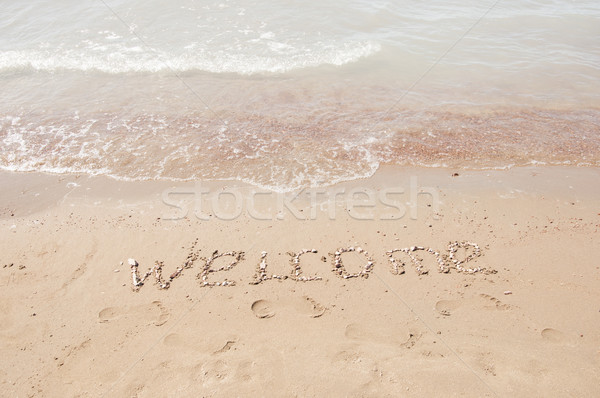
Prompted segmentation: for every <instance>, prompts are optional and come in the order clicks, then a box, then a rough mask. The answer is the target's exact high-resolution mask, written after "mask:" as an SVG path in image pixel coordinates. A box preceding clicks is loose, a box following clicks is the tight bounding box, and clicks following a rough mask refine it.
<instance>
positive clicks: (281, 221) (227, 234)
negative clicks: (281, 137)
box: [0, 166, 600, 397]
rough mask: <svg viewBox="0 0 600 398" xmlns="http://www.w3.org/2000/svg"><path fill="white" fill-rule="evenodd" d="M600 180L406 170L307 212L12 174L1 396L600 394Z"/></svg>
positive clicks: (3, 260)
mask: <svg viewBox="0 0 600 398" xmlns="http://www.w3.org/2000/svg"><path fill="white" fill-rule="evenodd" d="M455 173H456V174H458V175H454V174H455ZM599 177H600V171H599V170H598V169H597V168H574V167H573V168H569V167H530V168H514V169H511V170H503V171H466V170H459V171H458V172H457V171H455V170H450V169H424V168H400V167H391V166H389V167H382V168H381V169H380V170H379V171H378V172H377V173H376V174H375V176H373V177H371V178H369V179H364V180H356V181H352V182H348V183H343V184H338V185H335V186H332V187H329V188H323V189H321V190H318V191H315V192H312V193H311V192H309V191H305V192H302V193H300V194H298V195H297V196H296V197H293V195H292V196H290V195H291V194H288V196H282V195H276V194H274V193H269V192H268V191H260V192H257V191H253V189H252V187H250V186H248V185H244V184H241V183H238V182H232V181H220V182H219V181H213V182H201V184H200V182H196V183H181V184H177V183H173V182H170V183H167V182H118V181H114V180H111V179H108V178H104V177H89V176H84V175H45V174H35V173H9V172H3V173H1V174H0V180H1V181H2V186H3V192H2V194H1V196H2V200H1V201H0V203H1V204H2V208H1V209H0V226H1V228H0V231H1V232H0V234H1V239H0V253H1V254H0V286H1V289H0V355H1V356H2V358H3V359H2V365H0V381H1V382H0V383H1V389H2V391H3V393H2V395H5V396H14V397H17V396H18V397H25V396H31V397H33V396H69V397H71V396H72V397H75V396H77V397H87V396H90V397H92V396H95V397H97V396H106V397H116V396H121V397H151V396H173V397H175V396H177V397H188V396H189V397H199V396H206V397H208V396H217V397H230V396H258V395H267V396H340V397H345V396H350V397H353V396H356V397H364V396H373V397H382V396H389V397H392V396H394V397H396V396H402V397H427V396H448V397H450V396H461V397H482V396H487V397H494V396H498V397H500V396H511V397H531V396H555V397H575V396H577V397H593V396H597V395H598V393H599V392H600V390H599V388H598V380H599V379H600V371H599V369H600V332H599V331H600V305H599V304H598V303H599V302H600V283H599V282H600V261H599V258H600V244H599V242H600V239H599V237H600V186H599V185H598V183H597V182H598V181H599ZM361 192H362V193H361ZM382 192H383V193H382ZM219 193H220V194H219ZM332 197H333V198H335V201H332V200H331V198H332ZM215 198H216V199H215ZM249 198H251V199H252V201H250V200H249ZM204 218H206V220H205V219H204ZM449 247H450V248H451V249H452V248H454V249H456V252H454V251H452V250H454V249H452V250H451V251H449V250H448V248H449ZM359 248H360V249H359ZM348 249H350V250H353V251H349V252H343V251H344V250H348ZM402 249H404V251H403V250H402ZM215 251H218V252H217V253H215ZM303 251H306V252H305V253H304V252H303ZM336 251H337V252H338V253H339V254H338V255H336ZM390 251H393V253H389V252H390ZM242 252H243V253H242ZM340 252H343V253H340ZM299 253H303V254H301V255H298V254H299ZM219 254H224V255H222V256H219ZM390 254H391V255H390ZM336 258H337V259H338V260H337V262H336ZM391 258H393V259H394V262H392V261H390V259H391ZM129 259H133V260H135V263H136V264H138V265H137V267H133V268H134V269H137V276H138V277H140V278H141V277H143V275H144V274H145V273H146V271H147V270H148V269H149V268H152V267H153V266H154V265H155V261H162V262H164V266H163V267H162V269H161V270H162V283H163V287H167V282H169V286H168V288H161V286H160V284H157V283H156V280H155V275H154V273H153V274H152V275H150V276H148V278H147V279H146V280H145V281H144V283H143V284H139V286H134V281H135V280H134V279H133V277H132V270H131V267H130V265H129ZM294 259H297V261H296V262H294ZM466 259H467V260H468V261H463V260H466ZM207 262H208V266H207ZM261 263H262V268H261ZM178 267H179V268H178ZM461 270H462V272H460V271H461ZM469 270H470V271H473V272H472V273H471V272H469ZM440 271H445V272H440ZM170 275H172V276H173V275H174V277H173V278H172V280H170V278H169V276H170ZM274 275H275V277H273V276H274ZM344 276H346V278H344ZM353 276H357V277H353ZM138 282H139V280H138ZM223 282H226V283H225V284H226V285H227V286H211V285H216V284H217V283H218V284H222V283H223Z"/></svg>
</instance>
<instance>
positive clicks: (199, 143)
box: [0, 0, 600, 191]
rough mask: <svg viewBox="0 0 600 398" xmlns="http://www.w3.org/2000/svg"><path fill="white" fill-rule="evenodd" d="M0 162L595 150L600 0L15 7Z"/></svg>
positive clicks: (276, 181) (53, 164)
mask: <svg viewBox="0 0 600 398" xmlns="http://www.w3.org/2000/svg"><path fill="white" fill-rule="evenodd" d="M0 14H1V15H2V18H0V84H2V87H3V90H2V91H1V92H0V142H1V143H2V144H1V146H0V167H1V168H2V169H5V170H15V171H46V172H58V173H68V172H84V173H89V174H105V175H111V176H113V177H115V178H120V179H156V178H160V179H174V180H180V179H182V180H189V179H200V178H202V179H240V180H243V181H247V182H251V183H253V184H257V185H259V186H263V187H269V188H272V189H275V190H280V191H287V190H293V189H297V188H300V187H306V186H315V185H329V184H332V183H335V182H338V181H342V180H349V179H354V178H360V177H365V176H369V175H372V174H373V173H374V172H375V170H376V169H377V168H378V167H379V166H380V165H381V164H383V163H391V164H401V165H424V166H430V167H441V166H446V167H467V168H504V167H511V166H514V165H526V164H538V163H546V164H572V165H584V166H585V165H592V166H597V165H600V107H599V105H600V42H599V39H598V38H599V37H600V23H599V22H600V3H597V2H594V1H589V0H586V1H566V0H560V1H558V0H557V1H551V2H539V1H516V0H508V1H499V2H494V1H490V2H475V1H468V2H466V3H465V2H463V3H462V4H460V5H456V4H451V2H448V1H435V2H429V3H427V4H420V3H415V2H408V1H368V2H367V1H349V2H348V1H344V2H342V1H331V2H300V1H275V2H259V1H241V0H237V1H203V2H199V1H182V0H177V1H172V2H169V3H168V4H164V3H163V2H158V1H144V2H142V1H134V2H131V1H128V2H125V1H108V0H106V1H102V0H98V1H90V2H83V3H82V2H76V1H72V0H66V1H63V2H60V4H57V3H51V2H44V1H31V2H27V3H26V4H19V3H9V4H5V5H3V7H2V8H1V9H0Z"/></svg>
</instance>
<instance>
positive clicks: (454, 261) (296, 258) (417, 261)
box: [129, 239, 495, 291]
mask: <svg viewBox="0 0 600 398" xmlns="http://www.w3.org/2000/svg"><path fill="white" fill-rule="evenodd" d="M197 244H198V240H197V239H196V240H195V241H194V242H193V243H192V245H191V247H190V251H189V254H188V256H187V258H186V260H185V262H184V263H183V265H181V266H179V267H177V269H176V270H175V272H173V273H172V274H171V275H170V276H169V278H168V280H166V279H165V278H163V275H162V270H163V267H164V263H163V262H162V261H156V262H155V263H154V266H153V267H152V268H149V269H148V271H147V272H146V273H145V274H144V275H142V276H140V274H139V272H138V266H139V264H138V262H137V261H136V260H135V259H133V258H130V259H129V265H130V267H131V278H132V283H133V290H134V291H138V290H139V289H140V288H141V287H142V286H143V285H144V283H145V282H146V281H147V280H148V278H150V277H151V276H152V275H154V280H155V284H156V286H157V287H158V288H159V289H168V288H169V287H170V286H171V282H173V280H174V279H176V278H178V277H180V276H181V275H182V273H183V271H184V270H187V269H191V268H192V267H193V266H194V264H195V263H196V261H198V260H200V261H201V262H203V263H204V264H203V266H202V269H201V270H200V272H199V273H198V274H197V278H198V279H199V280H200V281H201V283H200V286H203V287H213V286H234V285H235V284H236V283H235V281H231V280H228V279H224V280H223V281H220V282H215V281H210V280H209V277H210V275H211V274H213V273H216V272H226V271H229V270H231V269H232V268H233V267H235V266H236V265H238V264H239V263H240V262H241V261H243V260H244V254H245V253H244V252H241V251H230V252H225V253H219V251H218V250H216V251H214V252H213V254H212V255H211V256H210V257H208V258H204V257H200V256H199V253H200V250H197V249H196V246H197ZM461 248H462V249H464V250H465V257H464V258H463V259H458V258H457V252H458V250H459V249H461ZM419 251H423V252H424V253H428V254H431V255H432V256H434V257H435V259H436V261H437V263H438V271H439V272H442V273H448V272H450V269H455V270H456V271H458V272H464V273H469V274H473V273H476V272H483V273H494V272H495V271H491V270H486V269H485V268H481V267H474V268H467V267H465V266H464V265H465V264H467V263H468V262H470V261H472V260H473V259H475V258H477V257H479V256H481V249H480V248H479V245H477V244H476V243H472V242H466V241H463V242H456V241H455V242H450V243H449V244H448V248H447V254H442V253H440V252H439V251H436V250H434V249H432V248H429V247H422V246H411V247H406V248H402V249H393V250H389V251H387V252H386V255H387V256H388V259H389V261H390V264H391V266H392V267H391V273H392V274H394V275H401V274H404V271H405V270H404V268H405V266H406V262H405V261H403V259H404V260H407V259H408V260H410V262H411V263H412V264H413V265H414V266H415V269H416V272H417V274H418V275H423V274H427V273H428V271H427V270H425V269H424V268H423V263H422V262H423V259H422V258H419V257H417V256H416V252H419ZM307 253H313V254H316V253H318V251H317V250H316V249H303V250H301V251H299V252H298V253H292V252H288V253H287V254H288V255H289V256H290V265H291V269H290V274H289V275H277V274H271V275H269V273H268V272H267V268H268V264H267V252H265V251H263V252H262V253H261V256H260V260H259V263H258V265H257V267H256V273H255V274H254V277H253V279H252V281H250V282H249V283H250V284H252V285H257V284H259V283H263V282H265V281H268V280H272V279H278V280H285V279H290V280H294V281H299V282H309V281H318V280H321V279H322V278H321V277H320V276H307V275H304V272H303V270H302V266H301V263H300V257H301V256H303V255H305V254H307ZM345 253H355V254H356V255H359V256H362V257H363V258H364V265H363V266H362V267H361V268H360V271H358V272H354V273H350V272H348V271H347V270H346V267H344V263H343V262H342V256H343V255H344V254H345ZM396 253H398V254H396ZM329 256H330V257H332V268H331V271H332V272H333V273H334V274H335V275H337V276H338V277H340V278H342V279H350V278H359V277H361V278H368V277H369V273H370V272H371V271H372V270H373V267H374V266H375V263H374V261H373V259H372V258H371V256H370V255H369V253H368V252H367V251H366V250H364V249H363V248H362V247H354V246H350V247H346V248H339V249H337V250H336V251H335V252H334V253H329ZM399 256H402V257H401V258H398V257H399ZM221 257H231V261H230V262H228V263H227V264H225V265H222V266H220V267H214V263H215V260H217V259H218V258H221ZM321 259H322V260H323V261H327V258H326V257H324V256H323V257H322V258H321Z"/></svg>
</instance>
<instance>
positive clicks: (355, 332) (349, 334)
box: [344, 323, 421, 348]
mask: <svg viewBox="0 0 600 398" xmlns="http://www.w3.org/2000/svg"><path fill="white" fill-rule="evenodd" d="M344 335H345V336H346V338H348V339H350V340H358V341H365V342H371V343H377V344H387V345H393V346H396V347H404V348H411V347H412V346H414V345H415V344H416V342H417V341H418V340H419V339H420V337H421V336H420V334H419V333H418V332H416V331H411V330H410V328H409V327H408V326H400V327H397V328H394V329H387V330H381V329H370V328H368V327H366V326H364V325H362V324H359V323H351V324H349V325H347V326H346V330H345V333H344Z"/></svg>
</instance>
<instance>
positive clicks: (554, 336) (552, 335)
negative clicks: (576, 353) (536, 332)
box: [541, 328, 566, 343]
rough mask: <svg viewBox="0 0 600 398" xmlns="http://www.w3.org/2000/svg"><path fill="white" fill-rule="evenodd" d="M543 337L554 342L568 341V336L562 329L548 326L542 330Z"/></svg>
mask: <svg viewBox="0 0 600 398" xmlns="http://www.w3.org/2000/svg"><path fill="white" fill-rule="evenodd" d="M541 334H542V338H543V339H544V340H546V341H551V342H553V343H564V342H565V341H566V336H565V334H564V333H563V332H561V331H560V330H556V329H552V328H546V329H544V330H542V333H541Z"/></svg>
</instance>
